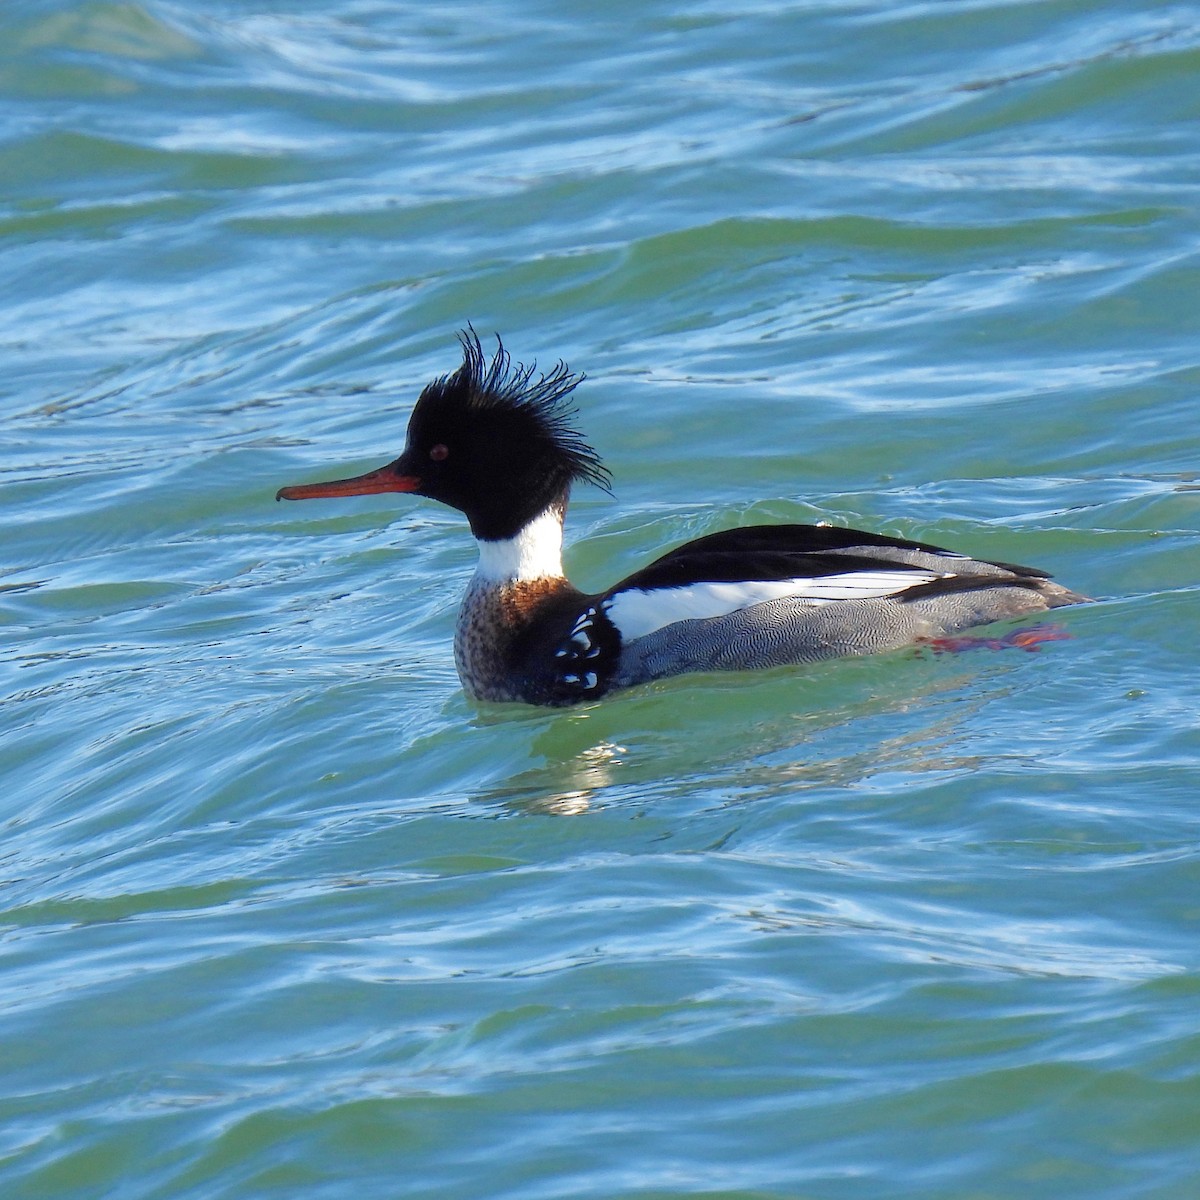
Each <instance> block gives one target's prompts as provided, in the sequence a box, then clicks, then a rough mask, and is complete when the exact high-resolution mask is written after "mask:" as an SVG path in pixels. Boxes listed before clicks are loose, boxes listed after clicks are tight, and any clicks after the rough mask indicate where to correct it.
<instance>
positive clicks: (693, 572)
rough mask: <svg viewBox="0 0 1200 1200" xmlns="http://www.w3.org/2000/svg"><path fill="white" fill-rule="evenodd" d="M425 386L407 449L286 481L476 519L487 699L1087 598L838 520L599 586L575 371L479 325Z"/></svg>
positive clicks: (864, 644) (905, 640)
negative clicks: (569, 536)
mask: <svg viewBox="0 0 1200 1200" xmlns="http://www.w3.org/2000/svg"><path fill="white" fill-rule="evenodd" d="M462 343H463V349H464V360H463V364H462V366H461V367H460V368H459V369H458V370H457V371H456V372H454V373H453V374H452V375H449V376H446V377H444V378H442V379H439V380H436V381H434V382H433V383H431V384H430V385H429V386H428V387H426V388H425V390H424V391H423V392H422V394H421V397H420V399H419V400H418V401H417V405H416V407H415V408H414V410H413V414H412V417H411V419H410V421H409V429H408V441H407V445H406V447H405V450H404V453H403V454H402V455H401V456H400V457H399V458H398V459H396V461H395V462H393V463H390V464H389V465H388V466H386V467H383V468H381V469H380V470H378V471H372V472H369V473H368V474H366V475H361V476H357V477H355V478H353V479H345V480H336V481H334V482H331V483H320V484H307V485H301V486H298V487H290V488H283V489H281V490H280V492H279V498H281V499H289V500H293V499H295V500H298V499H309V498H315V497H323V496H353V495H364V494H369V493H374V492H384V491H395V492H410V493H416V494H420V495H424V496H429V497H431V498H432V499H435V500H441V501H443V502H444V503H447V504H450V505H452V506H453V507H455V508H458V509H460V510H461V511H462V512H464V513H465V514H466V516H467V519H468V521H469V522H470V525H471V530H472V532H473V533H474V534H475V537H476V540H477V542H478V544H479V565H478V567H477V569H476V572H475V575H474V577H473V578H472V580H471V582H470V584H469V585H468V587H467V592H466V595H465V596H464V597H463V602H462V607H461V609H460V611H459V617H458V624H457V627H456V630H455V637H454V657H455V664H456V666H457V668H458V673H459V677H460V678H461V680H462V683H463V687H464V689H465V690H466V692H467V693H468V694H469V695H471V696H472V697H474V698H476V699H479V700H500V701H524V702H525V703H529V704H542V705H567V704H574V703H577V702H580V701H584V700H591V699H595V698H597V697H599V696H602V695H604V694H605V693H607V692H610V691H613V690H615V689H619V688H626V687H631V686H633V685H635V684H639V683H645V682H648V681H650V680H654V679H660V678H663V677H665V676H669V675H680V674H684V673H687V672H692V671H719V670H722V671H723V670H749V669H758V668H764V667H776V666H783V665H785V664H790V663H807V662H815V661H818V660H820V659H826V658H836V657H841V656H846V655H862V654H873V653H877V652H880V651H884V650H894V649H898V648H900V647H902V646H907V645H911V644H912V643H914V642H916V641H918V640H922V639H926V638H941V637H944V636H947V635H952V634H955V633H958V632H960V631H962V630H964V629H968V628H970V627H972V626H976V625H985V624H988V623H990V622H993V621H999V620H1004V619H1008V618H1013V617H1021V616H1025V615H1027V614H1031V613H1039V612H1043V611H1045V610H1046V609H1049V608H1054V607H1057V606H1059V605H1064V604H1073V603H1077V602H1079V601H1081V600H1082V599H1083V597H1082V596H1079V595H1076V594H1075V593H1073V592H1070V591H1068V590H1067V589H1066V588H1064V587H1061V586H1060V585H1058V584H1056V583H1053V582H1052V581H1051V580H1050V579H1049V578H1048V576H1047V575H1046V574H1045V572H1043V571H1038V570H1035V569H1033V568H1030V567H1020V566H1014V565H1011V564H1006V563H993V562H984V561H979V560H976V559H971V558H967V557H965V556H963V555H961V554H956V553H954V552H952V551H949V550H943V549H940V548H939V547H936V546H930V545H926V544H923V543H919V542H910V541H905V540H903V539H900V538H891V537H885V536H882V535H879V534H872V533H864V532H862V531H860V530H854V529H842V528H836V527H833V526H828V525H760V526H753V527H750V528H745V529H730V530H726V531H725V532H723V533H714V534H710V535H708V536H707V537H702V538H698V539H696V540H695V541H692V542H688V543H686V544H685V545H683V546H679V547H677V548H675V549H674V550H671V551H670V552H668V553H667V554H664V555H663V556H662V557H661V558H659V559H657V560H655V561H654V562H652V563H651V564H650V565H649V566H647V567H644V568H642V569H641V570H640V571H637V572H635V573H634V574H633V575H630V576H629V577H628V578H627V579H624V580H622V581H621V582H620V583H617V584H615V585H614V586H613V587H611V588H609V589H608V590H607V591H604V592H600V593H597V594H594V595H588V594H585V593H583V592H581V591H579V590H578V589H577V588H575V587H574V586H573V585H572V584H571V583H570V582H569V581H568V580H567V579H566V577H565V576H564V574H563V570H562V529H563V518H564V516H565V514H566V509H567V501H568V499H569V494H570V487H571V484H572V482H574V481H576V480H587V481H590V482H592V483H596V484H599V485H600V486H602V487H605V486H607V478H608V475H607V472H606V471H605V469H604V467H603V466H602V465H601V463H600V460H599V458H598V457H597V456H596V454H595V452H594V451H593V450H592V449H591V447H590V446H588V445H587V444H586V443H585V442H584V441H583V439H582V437H581V436H580V435H579V434H578V433H577V432H576V431H575V430H574V429H573V428H572V426H571V424H570V417H571V416H572V415H573V413H572V409H571V408H570V406H569V402H568V401H567V397H568V396H569V394H570V393H571V391H572V390H573V389H574V388H575V386H576V385H577V384H578V383H579V381H580V377H579V376H573V375H571V374H569V373H568V372H567V369H566V367H565V366H564V365H563V364H561V363H560V364H559V365H558V366H557V367H556V368H555V370H554V371H552V372H551V373H550V374H549V375H546V376H541V377H539V378H538V379H537V380H536V381H535V380H534V379H533V369H532V368H526V367H521V366H517V367H515V368H514V367H513V366H512V364H511V362H510V360H509V357H508V355H507V353H506V352H505V351H504V349H503V348H502V347H501V348H500V349H499V350H498V351H497V353H496V355H495V357H494V358H493V359H492V361H491V362H490V364H489V363H488V362H487V360H486V358H485V357H484V354H483V350H482V347H481V346H480V344H479V341H478V338H476V337H475V336H474V334H473V333H472V334H468V335H464V336H463V338H462Z"/></svg>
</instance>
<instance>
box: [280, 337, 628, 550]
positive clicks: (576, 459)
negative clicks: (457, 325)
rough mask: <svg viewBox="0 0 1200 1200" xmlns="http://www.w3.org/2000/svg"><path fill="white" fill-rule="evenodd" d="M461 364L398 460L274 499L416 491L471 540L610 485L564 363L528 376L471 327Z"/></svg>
mask: <svg viewBox="0 0 1200 1200" xmlns="http://www.w3.org/2000/svg"><path fill="white" fill-rule="evenodd" d="M459 340H460V341H461V342H462V348H463V361H462V366H460V367H459V368H458V370H457V371H455V372H454V373H453V374H451V375H444V376H442V378H440V379H435V380H434V381H433V382H432V383H430V384H428V385H427V386H426V388H425V389H424V391H422V392H421V395H420V398H419V399H418V400H417V403H416V407H415V408H414V409H413V411H412V416H411V417H410V418H409V421H408V441H407V443H406V445H405V447H404V453H403V454H401V455H400V457H399V458H398V459H396V460H395V462H392V463H389V464H388V465H387V466H386V467H381V468H380V469H379V470H378V471H371V472H369V473H368V474H366V475H359V476H356V477H355V478H353V479H338V480H333V481H331V482H329V483H312V484H303V485H301V486H298V487H286V488H281V489H280V491H279V493H278V495H277V497H276V498H277V499H281V500H305V499H311V498H314V497H319V496H363V495H368V494H370V493H373V492H414V493H416V494H417V495H421V496H428V497H430V498H431V499H433V500H440V501H441V502H442V503H443V504H449V505H451V506H452V507H454V508H457V509H460V510H461V511H462V512H464V513H465V514H466V516H467V519H468V521H470V523H471V532H472V533H474V534H475V536H476V537H477V538H483V539H486V540H490V541H499V540H502V539H505V538H510V537H515V536H516V534H517V533H519V532H520V530H521V529H523V528H524V527H525V526H526V525H527V524H528V523H529V522H530V521H532V520H533V519H534V517H537V516H539V515H540V514H541V513H543V512H545V511H546V510H547V509H548V508H552V507H554V506H556V505H558V506H561V507H563V508H565V507H566V503H567V498H568V495H569V494H570V490H571V484H572V483H573V482H574V481H575V480H577V479H580V480H586V481H587V482H589V483H595V484H597V485H598V486H600V487H602V488H607V487H608V472H607V471H606V470H605V468H604V466H603V464H602V463H601V462H600V459H599V456H598V455H597V454H596V452H595V451H594V450H593V449H592V448H591V447H590V446H589V445H588V444H587V442H585V441H584V440H583V437H582V435H581V434H580V433H579V432H578V431H577V430H576V429H575V428H574V427H573V425H572V423H571V418H572V416H573V415H574V411H575V410H574V408H573V407H572V406H571V403H570V400H569V399H568V397H569V396H570V394H571V392H572V391H574V390H575V388H576V386H578V384H579V383H580V382H581V381H582V379H583V376H582V375H572V374H571V373H570V371H568V370H567V367H566V364H565V363H562V362H560V363H558V364H557V365H556V366H555V368H554V369H553V370H552V371H551V372H550V373H549V374H547V375H539V376H537V378H536V379H535V378H534V371H535V369H536V367H535V365H534V364H530V365H529V366H527V367H526V366H523V365H522V364H520V363H517V364H515V365H514V364H513V362H512V359H511V358H510V357H509V354H508V351H507V350H505V349H504V346H503V345H501V344H500V341H499V339H497V348H496V353H495V355H494V357H493V358H492V360H491V361H490V362H489V361H488V360H487V357H486V356H485V355H484V352H483V347H482V346H481V345H480V344H479V337H478V336H477V335H476V333H475V331H474V330H473V329H469V330H467V331H465V332H464V333H462V334H460V335H459Z"/></svg>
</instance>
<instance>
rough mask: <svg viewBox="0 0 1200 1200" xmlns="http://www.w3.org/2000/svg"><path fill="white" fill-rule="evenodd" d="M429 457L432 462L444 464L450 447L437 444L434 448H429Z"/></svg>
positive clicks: (448, 455)
mask: <svg viewBox="0 0 1200 1200" xmlns="http://www.w3.org/2000/svg"><path fill="white" fill-rule="evenodd" d="M429 457H430V458H432V459H433V461H434V462H445V461H446V459H448V458H449V457H450V447H449V446H444V445H443V444H442V443H441V442H438V444H437V445H436V446H433V447H431V448H430V451H429Z"/></svg>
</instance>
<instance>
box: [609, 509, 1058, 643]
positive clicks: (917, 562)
mask: <svg viewBox="0 0 1200 1200" xmlns="http://www.w3.org/2000/svg"><path fill="white" fill-rule="evenodd" d="M1045 578H1046V576H1045V573H1044V572H1041V571H1037V570H1034V569H1033V568H1029V567H1018V566H1013V565H1010V564H1007V563H990V562H981V561H979V560H976V559H971V558H967V557H965V556H964V555H961V554H956V553H954V552H953V551H950V550H943V549H942V548H941V547H939V546H932V545H929V544H927V543H923V542H911V541H906V540H904V539H902V538H893V537H886V536H884V535H882V534H872V533H864V532H862V531H860V530H855V529H841V528H837V527H834V526H826V525H759V526H752V527H750V528H746V529H730V530H726V531H724V532H722V533H714V534H710V535H709V536H707V537H702V538H698V539H697V540H695V541H693V542H688V543H687V544H685V545H683V546H679V547H677V548H676V549H674V550H672V551H670V552H669V553H667V554H664V555H663V556H662V557H661V558H659V559H657V560H655V561H654V562H652V563H651V564H650V565H649V566H647V567H644V568H643V569H642V570H640V571H637V572H635V573H634V574H633V575H630V576H629V577H628V578H627V579H624V580H622V581H621V582H620V583H618V584H617V585H616V586H614V587H613V588H611V589H610V590H609V591H608V592H607V593H606V594H605V595H604V596H603V597H602V598H601V602H600V604H599V606H598V611H599V613H600V614H601V615H603V616H604V617H606V618H607V619H608V621H610V622H611V623H612V625H613V626H614V627H615V628H616V630H617V631H618V632H619V634H620V636H621V639H622V641H624V642H626V643H628V642H630V641H632V640H635V639H637V638H640V637H645V636H647V635H648V634H650V633H654V632H656V631H657V630H659V629H663V628H665V627H666V626H668V625H672V624H674V623H676V622H678V621H688V620H708V619H712V618H715V617H724V616H729V615H731V614H733V613H736V612H738V611H740V610H743V609H748V608H751V607H753V606H755V605H758V604H764V603H767V602H769V601H772V600H783V599H788V600H792V601H795V602H797V603H798V604H802V605H811V606H813V607H814V608H815V607H822V606H826V605H830V604H836V603H838V602H840V601H857V600H874V599H888V598H890V599H893V600H895V601H897V602H900V603H903V602H905V601H910V600H915V599H919V598H925V597H930V596H938V595H942V594H947V595H948V594H950V593H955V592H964V591H971V590H975V589H980V588H990V587H995V586H997V584H1003V585H1006V586H1015V587H1033V588H1036V587H1037V586H1038V581H1039V580H1042V579H1045Z"/></svg>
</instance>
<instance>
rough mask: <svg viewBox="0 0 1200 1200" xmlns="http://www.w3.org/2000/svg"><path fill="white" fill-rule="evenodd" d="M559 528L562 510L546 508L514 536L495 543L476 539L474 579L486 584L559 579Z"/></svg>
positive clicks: (560, 547)
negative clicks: (477, 555) (477, 548)
mask: <svg viewBox="0 0 1200 1200" xmlns="http://www.w3.org/2000/svg"><path fill="white" fill-rule="evenodd" d="M562 529H563V514H562V511H561V510H560V509H558V508H548V509H546V511H545V512H544V513H542V514H541V515H540V516H537V517H534V518H533V520H532V521H530V522H529V524H528V525H526V526H525V528H524V529H522V530H521V532H520V533H518V534H517V536H516V537H511V538H505V539H504V540H503V541H496V542H493V541H484V540H483V539H480V541H479V566H478V567H477V568H476V569H475V576H476V578H477V579H482V580H486V581H487V582H489V583H517V582H520V581H521V580H527V579H561V578H562V573H563V569H562Z"/></svg>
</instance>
